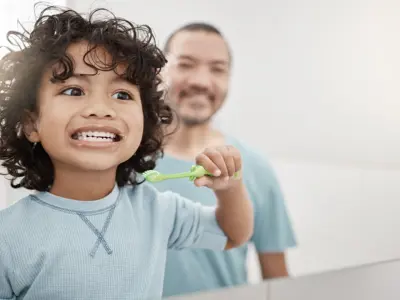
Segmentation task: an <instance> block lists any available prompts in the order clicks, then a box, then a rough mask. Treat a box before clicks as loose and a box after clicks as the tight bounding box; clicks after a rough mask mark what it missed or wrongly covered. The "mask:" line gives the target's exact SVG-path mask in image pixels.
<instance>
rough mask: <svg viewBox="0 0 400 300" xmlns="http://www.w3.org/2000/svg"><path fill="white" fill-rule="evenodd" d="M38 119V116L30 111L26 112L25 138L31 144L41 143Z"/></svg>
mask: <svg viewBox="0 0 400 300" xmlns="http://www.w3.org/2000/svg"><path fill="white" fill-rule="evenodd" d="M37 119H38V118H37V114H35V113H33V112H30V111H25V117H24V124H23V132H24V134H25V137H26V138H27V139H28V141H30V142H31V143H37V142H40V137H39V132H38V130H37V128H38V126H37Z"/></svg>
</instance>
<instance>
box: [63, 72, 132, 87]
mask: <svg viewBox="0 0 400 300" xmlns="http://www.w3.org/2000/svg"><path fill="white" fill-rule="evenodd" d="M94 76H96V73H92V74H88V73H87V74H86V73H73V74H72V75H71V76H70V77H69V78H68V79H70V78H74V79H78V80H84V81H86V82H87V83H89V82H90V78H91V77H94ZM111 82H112V83H125V84H129V85H134V84H133V83H132V82H130V81H129V80H128V79H127V78H125V77H123V76H119V75H116V76H115V77H114V78H113V79H111Z"/></svg>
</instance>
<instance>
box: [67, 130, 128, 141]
mask: <svg viewBox="0 0 400 300" xmlns="http://www.w3.org/2000/svg"><path fill="white" fill-rule="evenodd" d="M71 138H72V139H73V140H78V141H87V142H102V143H104V142H110V143H112V142H119V141H120V140H121V136H120V135H119V134H115V133H112V132H105V131H82V132H76V133H74V134H73V135H72V136H71Z"/></svg>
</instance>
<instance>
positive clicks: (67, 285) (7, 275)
mask: <svg viewBox="0 0 400 300" xmlns="http://www.w3.org/2000/svg"><path fill="white" fill-rule="evenodd" d="M226 241H227V239H226V237H225V235H224V234H223V232H222V231H221V229H220V228H219V226H218V225H217V221H216V218H215V209H214V208H210V207H202V206H200V205H198V204H195V203H194V202H192V201H189V200H187V199H185V198H183V197H181V196H179V195H177V194H174V193H170V192H167V193H160V192H158V191H157V190H156V189H155V188H154V187H153V186H151V185H149V184H147V183H144V184H141V185H139V186H137V187H130V186H127V187H123V188H118V187H117V186H115V187H114V189H113V191H112V192H111V193H110V194H109V195H107V196H106V197H105V198H103V199H101V200H97V201H76V200H69V199H64V198H60V197H57V196H54V195H52V194H50V193H38V194H36V195H35V196H33V197H32V196H28V197H26V198H24V199H22V200H20V201H18V202H17V203H15V204H14V205H12V206H10V207H9V208H6V209H5V210H2V211H0V300H10V299H13V300H15V299H23V300H117V299H118V300H128V299H129V300H150V299H154V300H159V299H160V298H161V295H162V287H163V279H164V270H165V260H166V256H167V249H168V248H169V249H184V248H188V247H189V248H190V247H192V248H196V247H198V248H207V249H214V250H220V251H222V250H223V249H224V247H225V245H226Z"/></svg>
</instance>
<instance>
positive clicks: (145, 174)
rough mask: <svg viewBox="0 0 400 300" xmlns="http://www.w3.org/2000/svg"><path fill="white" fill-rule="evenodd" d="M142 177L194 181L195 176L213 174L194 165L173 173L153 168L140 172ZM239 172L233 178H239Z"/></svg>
mask: <svg viewBox="0 0 400 300" xmlns="http://www.w3.org/2000/svg"><path fill="white" fill-rule="evenodd" d="M142 175H143V177H144V179H146V180H147V181H149V182H160V181H164V180H168V179H178V178H189V180H190V181H194V180H195V179H196V178H200V177H203V176H214V175H213V174H211V173H210V172H207V171H206V169H204V168H203V167H202V166H199V165H195V166H193V167H192V168H191V169H190V171H189V172H183V173H174V174H162V173H160V172H158V171H155V170H149V171H145V172H143V173H142ZM239 176H240V172H236V173H235V175H234V176H233V177H234V178H235V179H237V178H239Z"/></svg>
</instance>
